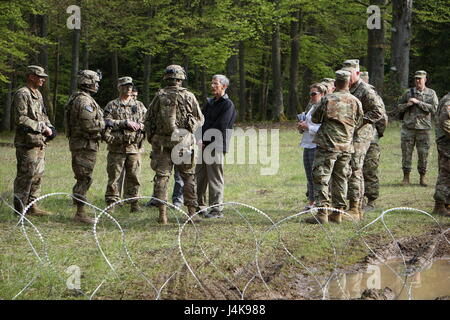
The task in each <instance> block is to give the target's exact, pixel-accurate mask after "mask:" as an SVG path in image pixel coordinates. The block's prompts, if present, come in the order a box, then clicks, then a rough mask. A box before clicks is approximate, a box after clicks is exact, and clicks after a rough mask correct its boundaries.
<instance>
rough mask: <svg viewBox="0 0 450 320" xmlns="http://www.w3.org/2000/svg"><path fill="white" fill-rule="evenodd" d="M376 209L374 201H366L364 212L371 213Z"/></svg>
mask: <svg viewBox="0 0 450 320" xmlns="http://www.w3.org/2000/svg"><path fill="white" fill-rule="evenodd" d="M375 208H376V203H375V200H371V199H367V203H366V205H365V206H364V211H373V210H375Z"/></svg>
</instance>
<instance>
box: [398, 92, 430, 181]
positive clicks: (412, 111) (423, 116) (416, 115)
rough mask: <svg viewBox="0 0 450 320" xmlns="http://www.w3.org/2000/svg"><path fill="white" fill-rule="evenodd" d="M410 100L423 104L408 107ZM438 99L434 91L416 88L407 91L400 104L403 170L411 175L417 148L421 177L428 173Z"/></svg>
mask: <svg viewBox="0 0 450 320" xmlns="http://www.w3.org/2000/svg"><path fill="white" fill-rule="evenodd" d="M410 98H416V99H418V100H420V101H421V102H420V103H419V104H414V105H412V106H408V105H407V102H408V100H409V99H410ZM437 105H438V97H437V95H436V92H434V90H432V89H429V88H425V89H424V90H423V91H422V92H420V91H418V90H417V89H416V88H411V89H409V90H407V91H406V92H405V93H404V94H403V96H402V97H401V98H400V100H399V102H398V107H397V110H398V111H399V112H401V113H404V115H403V125H402V130H401V147H402V168H403V172H405V173H409V172H411V168H412V154H413V151H414V146H415V145H416V146H417V155H418V158H419V160H418V163H417V170H418V171H419V173H420V174H421V175H424V174H425V173H426V171H427V159H428V151H429V149H430V130H431V115H432V114H434V113H435V112H436V107H437Z"/></svg>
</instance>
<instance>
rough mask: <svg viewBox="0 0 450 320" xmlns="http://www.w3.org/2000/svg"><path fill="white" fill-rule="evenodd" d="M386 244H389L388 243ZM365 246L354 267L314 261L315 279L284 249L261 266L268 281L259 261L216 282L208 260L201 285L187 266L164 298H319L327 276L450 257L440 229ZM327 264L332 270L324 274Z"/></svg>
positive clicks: (381, 295)
mask: <svg viewBox="0 0 450 320" xmlns="http://www.w3.org/2000/svg"><path fill="white" fill-rule="evenodd" d="M445 228H448V226H445ZM382 241H385V244H383V243H382ZM366 242H367V244H368V245H369V246H370V248H371V249H372V251H373V252H372V253H369V254H368V255H367V256H365V258H364V259H362V260H361V261H359V262H358V263H356V264H353V265H351V266H346V267H343V268H337V269H333V268H332V269H330V268H329V266H330V261H316V262H314V264H313V265H314V266H315V268H312V269H314V272H315V271H318V272H317V276H316V277H314V276H313V275H311V274H310V273H308V272H307V271H306V270H305V268H303V267H302V266H301V265H299V264H298V263H295V262H293V260H292V259H291V258H288V257H287V255H286V254H283V252H281V251H276V252H277V253H278V254H274V255H272V256H271V258H270V260H265V261H260V264H259V268H260V270H261V275H262V277H263V279H264V281H262V280H261V279H260V278H259V277H258V276H256V275H257V268H256V265H255V264H254V263H250V264H249V265H247V266H245V267H241V268H239V269H236V270H227V271H228V272H227V274H228V277H221V278H217V277H213V276H211V275H208V274H207V273H206V272H205V273H204V274H202V269H203V268H206V267H207V266H208V263H206V262H205V263H203V264H202V265H198V266H197V268H196V275H197V277H198V280H199V281H196V280H195V278H194V277H193V276H192V275H191V274H190V273H189V271H188V270H187V268H186V266H183V267H182V268H181V270H179V271H180V272H178V273H177V274H176V275H175V276H174V277H173V278H172V279H171V280H170V281H169V282H168V285H167V288H166V289H164V291H163V292H162V294H161V299H169V300H172V299H194V300H196V299H200V300H203V299H208V300H214V299H241V298H244V299H246V300H268V299H271V300H273V299H282V300H284V299H288V300H311V299H320V298H321V297H320V296H318V295H317V292H315V291H314V290H313V287H314V286H316V287H317V283H318V282H320V283H322V284H323V283H325V281H326V279H327V276H330V275H331V273H332V272H333V271H335V272H338V273H355V272H364V270H366V269H367V267H368V266H369V265H376V264H380V263H383V262H385V261H388V260H390V259H392V258H399V257H402V255H403V257H404V260H405V262H406V264H407V266H408V267H409V268H410V269H413V270H414V269H417V270H420V269H421V267H422V266H423V265H424V264H425V263H427V262H430V261H432V260H434V259H442V258H447V257H448V258H450V234H449V233H448V232H447V234H446V238H445V237H444V236H443V234H442V230H438V229H434V230H432V231H431V232H429V233H426V234H422V235H419V236H409V237H404V238H401V239H398V240H397V241H394V242H386V239H384V240H383V239H382V238H381V236H377V235H375V236H370V237H368V238H367V239H366ZM400 250H401V251H400ZM368 252H370V250H368ZM274 253H275V252H274ZM326 266H328V270H325V272H324V268H325V269H326ZM199 282H200V283H199ZM385 296H390V293H389V290H387V291H383V290H380V291H379V292H375V291H373V292H372V291H371V292H369V293H367V294H366V298H368V299H385ZM141 298H144V299H145V298H146V297H144V296H142V297H141ZM443 298H445V297H443Z"/></svg>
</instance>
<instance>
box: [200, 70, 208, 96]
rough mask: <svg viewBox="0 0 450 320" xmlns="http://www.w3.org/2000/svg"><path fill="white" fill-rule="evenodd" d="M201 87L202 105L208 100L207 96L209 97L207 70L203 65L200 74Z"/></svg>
mask: <svg viewBox="0 0 450 320" xmlns="http://www.w3.org/2000/svg"><path fill="white" fill-rule="evenodd" d="M200 88H201V92H202V94H201V97H200V99H201V102H199V104H200V105H203V104H204V103H205V102H206V98H207V97H208V91H207V89H206V70H205V67H202V71H201V75H200Z"/></svg>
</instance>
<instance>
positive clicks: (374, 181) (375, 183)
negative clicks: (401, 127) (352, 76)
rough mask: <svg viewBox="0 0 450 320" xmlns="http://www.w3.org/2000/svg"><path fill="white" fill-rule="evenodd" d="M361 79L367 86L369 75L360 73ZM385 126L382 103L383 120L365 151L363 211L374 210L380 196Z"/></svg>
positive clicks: (385, 120)
mask: <svg viewBox="0 0 450 320" xmlns="http://www.w3.org/2000/svg"><path fill="white" fill-rule="evenodd" d="M361 79H362V80H363V81H364V82H365V83H367V84H368V83H369V73H368V72H367V71H365V72H361ZM369 85H370V84H369ZM370 87H371V88H372V89H374V90H375V87H374V86H372V85H370ZM381 102H382V100H381ZM387 124H388V117H387V113H386V108H385V106H384V103H383V118H381V120H379V121H377V122H376V123H375V130H374V136H373V139H372V141H371V142H370V147H369V149H368V150H367V154H366V157H365V158H364V166H363V176H364V196H365V197H367V204H366V205H365V207H364V210H365V211H371V210H374V209H375V201H376V200H377V199H378V197H379V195H380V179H379V176H378V175H379V170H378V167H379V165H380V155H381V148H380V144H379V140H380V138H382V137H383V134H384V131H385V130H386V127H387Z"/></svg>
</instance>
